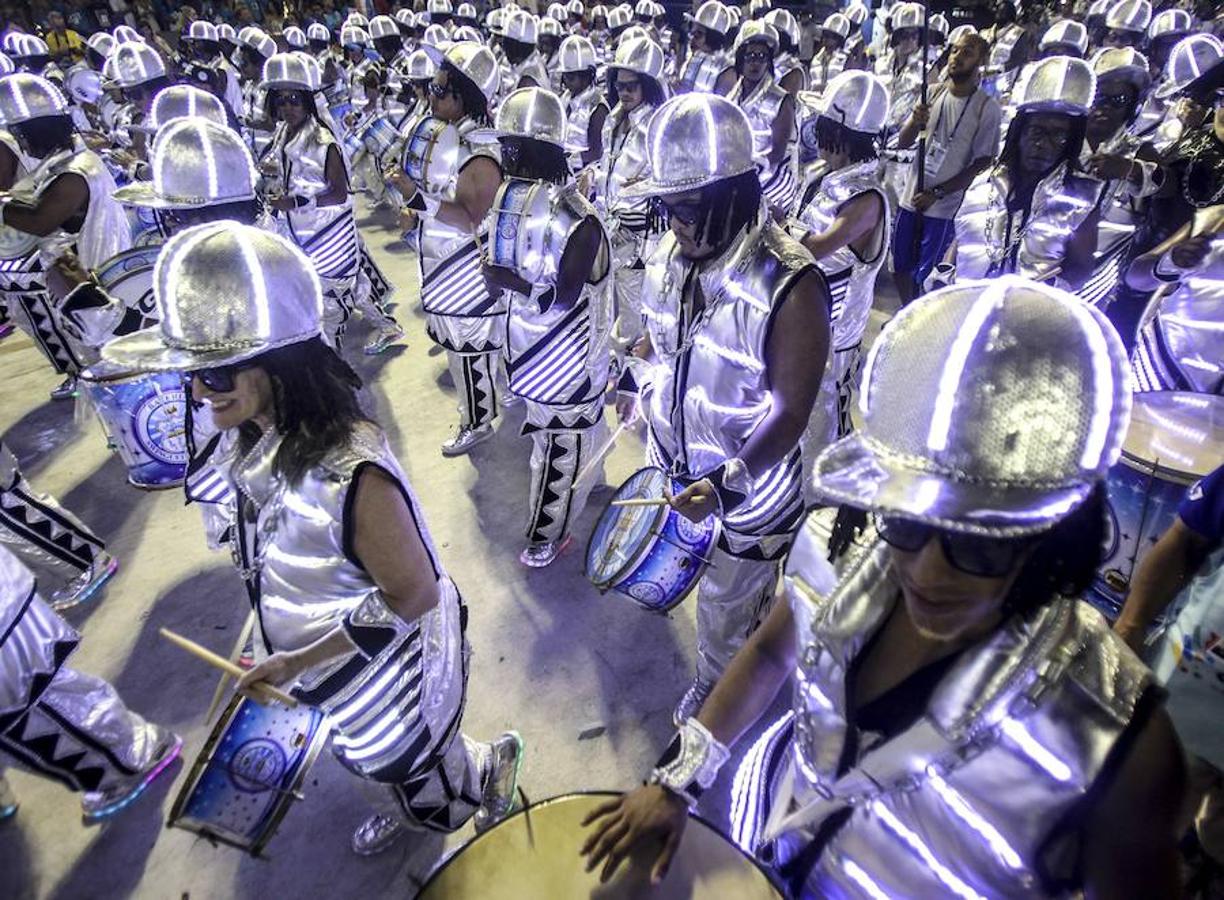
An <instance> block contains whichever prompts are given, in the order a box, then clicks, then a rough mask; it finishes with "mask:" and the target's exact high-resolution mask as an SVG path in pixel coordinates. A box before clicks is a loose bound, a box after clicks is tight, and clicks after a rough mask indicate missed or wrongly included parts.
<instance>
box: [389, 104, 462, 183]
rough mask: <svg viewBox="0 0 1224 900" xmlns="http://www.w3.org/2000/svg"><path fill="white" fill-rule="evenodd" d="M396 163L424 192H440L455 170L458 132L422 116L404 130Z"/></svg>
mask: <svg viewBox="0 0 1224 900" xmlns="http://www.w3.org/2000/svg"><path fill="white" fill-rule="evenodd" d="M400 165H401V166H402V167H403V169H404V172H405V173H406V174H407V175H408V177H409V178H411V179H412V180H413V181H414V182H415V183H416V186H417V187H418V188H420V189H421V191H422V192H424V193H425V194H426V195H428V196H431V197H439V196H442V195H443V194H445V193H446V191H447V190H448V189H449V188H450V186H451V183H452V182H453V181H454V180H455V176H456V175H457V174H458V171H457V169H458V165H459V132H458V131H457V130H456V129H455V126H453V125H451V124H450V123H449V122H443V121H442V120H441V119H435V118H434V117H433V116H423V117H422V118H420V119H418V120H417V122H416V123H415V124H414V125H413V126H412V128H411V129H410V130H409V132H408V140H407V141H406V142H405V143H404V154H403V156H402V157H401V159H400Z"/></svg>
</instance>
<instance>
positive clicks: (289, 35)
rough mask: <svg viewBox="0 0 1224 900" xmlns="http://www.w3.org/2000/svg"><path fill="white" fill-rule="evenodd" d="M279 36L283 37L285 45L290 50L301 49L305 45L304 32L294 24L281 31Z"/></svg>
mask: <svg viewBox="0 0 1224 900" xmlns="http://www.w3.org/2000/svg"><path fill="white" fill-rule="evenodd" d="M281 37H282V38H284V39H285V46H287V47H289V48H290V49H292V50H302V49H304V48H305V46H306V32H304V31H302V29H300V28H298V27H297V26H296V25H290V26H289V27H288V28H286V29H285V30H284V31H282V32H281Z"/></svg>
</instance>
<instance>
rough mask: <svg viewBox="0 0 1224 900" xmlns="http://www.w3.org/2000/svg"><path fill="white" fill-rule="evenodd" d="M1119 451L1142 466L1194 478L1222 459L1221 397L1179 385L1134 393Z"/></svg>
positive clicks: (1188, 479)
mask: <svg viewBox="0 0 1224 900" xmlns="http://www.w3.org/2000/svg"><path fill="white" fill-rule="evenodd" d="M1122 452H1123V454H1124V455H1125V456H1126V458H1127V459H1128V460H1129V461H1131V462H1135V463H1140V464H1144V468H1148V469H1155V470H1159V471H1164V472H1169V473H1171V474H1174V475H1180V476H1181V478H1180V479H1178V480H1182V481H1185V482H1186V483H1189V482H1192V481H1197V480H1198V479H1199V478H1202V477H1203V476H1204V475H1207V474H1209V473H1210V472H1211V471H1212V470H1213V469H1215V468H1216V467H1217V466H1219V465H1220V464H1221V463H1224V397H1216V396H1213V395H1210V394H1192V393H1185V392H1181V391H1159V392H1150V393H1146V392H1145V393H1140V394H1135V396H1134V406H1133V407H1132V409H1131V421H1130V428H1129V429H1128V431H1127V432H1126V442H1125V443H1124V444H1123V447H1122Z"/></svg>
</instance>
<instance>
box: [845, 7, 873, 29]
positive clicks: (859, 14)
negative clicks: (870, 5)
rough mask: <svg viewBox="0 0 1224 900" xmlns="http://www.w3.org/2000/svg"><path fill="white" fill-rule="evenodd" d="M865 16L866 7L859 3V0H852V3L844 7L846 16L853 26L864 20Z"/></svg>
mask: <svg viewBox="0 0 1224 900" xmlns="http://www.w3.org/2000/svg"><path fill="white" fill-rule="evenodd" d="M867 16H868V12H867V7H866V6H865V5H863V4H862V3H860V2H859V0H854V2H853V3H851V4H850V5H849V6H847V7H846V18H847V19H849V20H850V24H852V25H853V26H854V27H855V28H857V27H859V26H860V25H862V24H863V23H864V22H866V21H867Z"/></svg>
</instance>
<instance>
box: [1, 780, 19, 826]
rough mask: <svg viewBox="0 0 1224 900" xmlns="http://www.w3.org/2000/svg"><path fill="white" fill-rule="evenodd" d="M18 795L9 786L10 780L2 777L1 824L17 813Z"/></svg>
mask: <svg viewBox="0 0 1224 900" xmlns="http://www.w3.org/2000/svg"><path fill="white" fill-rule="evenodd" d="M17 805H18V804H17V795H16V794H14V793H13V789H12V788H11V787H10V786H9V783H8V779H7V778H5V777H4V776H3V775H0V822H3V821H4V820H5V819H11V818H12V817H13V815H14V814H15V813H16V812H17Z"/></svg>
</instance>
